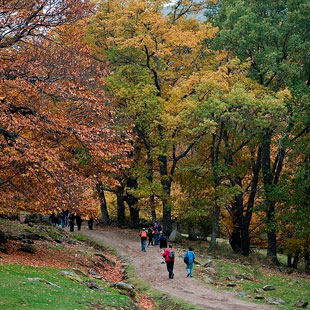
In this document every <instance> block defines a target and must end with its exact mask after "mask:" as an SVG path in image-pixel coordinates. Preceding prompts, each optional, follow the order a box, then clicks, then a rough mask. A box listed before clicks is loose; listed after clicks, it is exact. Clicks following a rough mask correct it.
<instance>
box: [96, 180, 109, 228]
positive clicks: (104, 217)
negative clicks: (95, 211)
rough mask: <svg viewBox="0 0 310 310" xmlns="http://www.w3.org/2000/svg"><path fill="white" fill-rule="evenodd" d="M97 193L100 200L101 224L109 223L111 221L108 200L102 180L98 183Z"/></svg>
mask: <svg viewBox="0 0 310 310" xmlns="http://www.w3.org/2000/svg"><path fill="white" fill-rule="evenodd" d="M96 189H97V193H98V196H99V201H100V209H101V219H100V224H102V225H107V224H109V223H110V217H109V213H108V207H107V201H106V199H105V194H104V189H103V184H102V182H98V183H97V184H96Z"/></svg>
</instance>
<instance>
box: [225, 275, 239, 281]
mask: <svg viewBox="0 0 310 310" xmlns="http://www.w3.org/2000/svg"><path fill="white" fill-rule="evenodd" d="M226 280H228V281H231V282H235V281H237V280H238V279H237V278H236V277H235V276H228V277H226Z"/></svg>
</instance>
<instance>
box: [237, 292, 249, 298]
mask: <svg viewBox="0 0 310 310" xmlns="http://www.w3.org/2000/svg"><path fill="white" fill-rule="evenodd" d="M236 295H237V296H238V297H241V298H244V297H247V294H246V293H245V292H239V293H237V294H236Z"/></svg>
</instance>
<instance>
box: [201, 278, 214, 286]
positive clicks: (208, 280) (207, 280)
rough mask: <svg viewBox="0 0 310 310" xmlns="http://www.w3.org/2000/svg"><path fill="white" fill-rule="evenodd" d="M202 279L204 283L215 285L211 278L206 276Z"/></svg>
mask: <svg viewBox="0 0 310 310" xmlns="http://www.w3.org/2000/svg"><path fill="white" fill-rule="evenodd" d="M202 279H203V281H205V282H206V283H207V284H213V283H214V281H213V279H212V278H210V277H207V276H204V277H203V278H202Z"/></svg>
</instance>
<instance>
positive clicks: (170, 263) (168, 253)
mask: <svg viewBox="0 0 310 310" xmlns="http://www.w3.org/2000/svg"><path fill="white" fill-rule="evenodd" d="M162 256H163V257H164V258H165V261H166V265H167V270H168V272H169V279H173V277H174V273H173V267H174V260H175V252H174V250H173V249H172V245H171V244H169V248H168V249H166V250H165V251H164V253H163V255H162Z"/></svg>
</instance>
